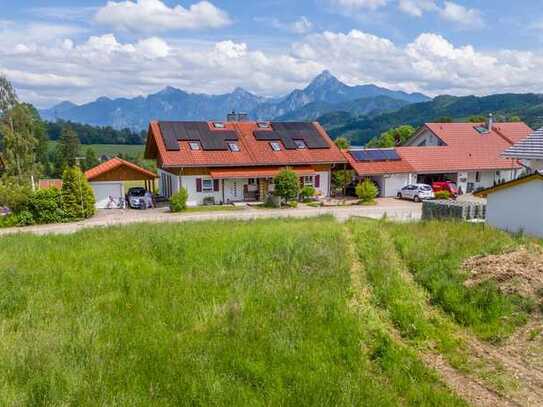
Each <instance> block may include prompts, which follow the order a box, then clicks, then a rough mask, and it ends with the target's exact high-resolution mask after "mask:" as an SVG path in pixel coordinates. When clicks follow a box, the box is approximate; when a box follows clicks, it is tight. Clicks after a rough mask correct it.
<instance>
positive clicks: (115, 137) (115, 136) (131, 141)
mask: <svg viewBox="0 0 543 407" xmlns="http://www.w3.org/2000/svg"><path fill="white" fill-rule="evenodd" d="M45 126H46V128H47V135H48V137H49V140H55V141H56V140H58V139H59V138H60V134H61V132H62V128H63V127H65V126H69V127H71V128H72V129H73V130H74V131H75V132H76V133H77V135H78V136H79V140H80V142H81V144H128V145H135V144H145V139H146V137H147V132H146V131H141V132H134V131H132V130H130V129H122V130H115V129H114V128H113V127H109V126H108V127H96V126H91V125H88V124H81V123H74V122H67V121H63V120H59V121H56V122H45Z"/></svg>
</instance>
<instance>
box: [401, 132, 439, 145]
mask: <svg viewBox="0 0 543 407" xmlns="http://www.w3.org/2000/svg"><path fill="white" fill-rule="evenodd" d="M440 144H441V142H440V140H439V138H438V137H436V135H435V134H434V133H432V132H431V131H430V130H424V131H422V132H421V133H420V134H419V135H417V136H416V137H414V138H413V139H411V140H409V143H407V144H406V146H415V147H436V146H439V145H440Z"/></svg>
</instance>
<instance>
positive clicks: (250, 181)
mask: <svg viewBox="0 0 543 407" xmlns="http://www.w3.org/2000/svg"><path fill="white" fill-rule="evenodd" d="M247 184H249V185H254V184H256V178H249V180H248V181H247Z"/></svg>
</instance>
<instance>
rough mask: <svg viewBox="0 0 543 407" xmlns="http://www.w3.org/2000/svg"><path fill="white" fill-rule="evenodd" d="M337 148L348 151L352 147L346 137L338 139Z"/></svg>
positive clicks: (336, 141)
mask: <svg viewBox="0 0 543 407" xmlns="http://www.w3.org/2000/svg"><path fill="white" fill-rule="evenodd" d="M334 142H335V143H336V146H337V147H338V148H339V149H341V150H346V149H348V148H349V147H350V146H351V143H350V142H349V140H348V139H347V138H346V137H338V138H337V139H336V140H335V141H334Z"/></svg>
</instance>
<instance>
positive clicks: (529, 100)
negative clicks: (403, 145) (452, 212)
mask: <svg viewBox="0 0 543 407" xmlns="http://www.w3.org/2000/svg"><path fill="white" fill-rule="evenodd" d="M489 113H493V114H494V115H495V116H496V119H497V120H498V121H506V120H511V119H512V118H520V119H521V120H523V121H525V122H526V123H527V124H528V125H529V126H530V127H532V128H538V127H541V126H543V95H540V94H501V95H492V96H485V97H477V96H466V97H455V96H438V97H436V98H435V99H434V100H432V101H430V102H424V103H416V104H411V105H408V106H405V107H403V108H401V109H400V110H398V111H396V112H392V113H385V114H382V115H379V116H375V117H355V116H353V115H351V114H349V113H346V112H335V113H329V114H326V115H323V116H321V117H319V119H318V121H319V122H320V123H321V124H322V125H323V126H324V127H325V128H326V129H327V130H328V131H329V133H330V135H331V136H332V137H334V138H335V137H339V136H346V137H348V138H349V139H350V140H351V141H352V143H353V144H356V145H365V144H366V143H367V142H368V141H369V140H371V139H372V138H374V137H376V136H379V135H380V134H381V133H383V132H385V131H387V130H388V129H390V128H393V127H398V126H401V125H404V124H409V125H412V126H414V127H418V126H421V125H422V124H424V123H427V122H435V121H446V120H454V121H461V120H466V119H467V118H469V117H470V116H474V115H484V116H486V115H488V114H489Z"/></svg>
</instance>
